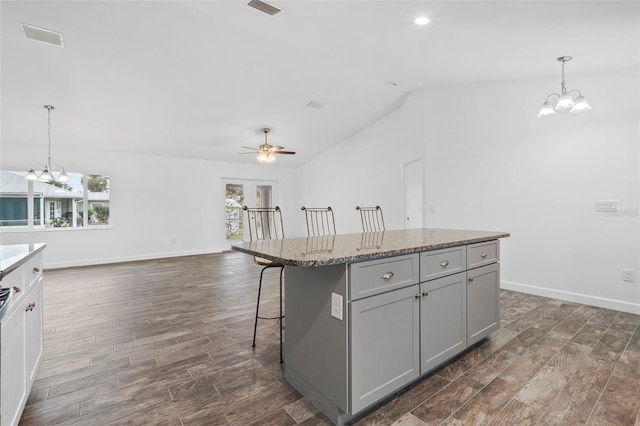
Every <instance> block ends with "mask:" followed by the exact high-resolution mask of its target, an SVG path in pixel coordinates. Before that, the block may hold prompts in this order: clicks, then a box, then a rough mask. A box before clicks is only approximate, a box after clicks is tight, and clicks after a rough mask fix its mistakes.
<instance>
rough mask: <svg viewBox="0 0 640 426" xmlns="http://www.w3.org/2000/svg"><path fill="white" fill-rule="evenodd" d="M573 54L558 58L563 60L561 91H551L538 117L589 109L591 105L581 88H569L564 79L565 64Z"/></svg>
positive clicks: (559, 60) (560, 60)
mask: <svg viewBox="0 0 640 426" xmlns="http://www.w3.org/2000/svg"><path fill="white" fill-rule="evenodd" d="M571 59H572V58H571V56H560V57H559V58H557V60H558V62H562V83H561V91H560V93H551V94H550V95H548V96H547V98H546V99H545V100H544V103H543V104H542V107H540V112H539V113H538V117H546V116H549V115H555V114H556V113H558V112H570V113H576V112H582V111H589V110H590V109H591V106H590V105H589V103H588V102H587V100H586V99H585V98H584V96H582V93H580V91H579V90H569V91H567V87H566V85H565V81H564V64H565V63H567V62H569V61H570V60H571ZM556 97H557V98H558V99H557V100H556V101H555V103H553V102H552V101H550V99H551V98H556Z"/></svg>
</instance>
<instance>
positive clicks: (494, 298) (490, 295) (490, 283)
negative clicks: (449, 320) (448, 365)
mask: <svg viewBox="0 0 640 426" xmlns="http://www.w3.org/2000/svg"><path fill="white" fill-rule="evenodd" d="M498 328H500V269H499V266H498V264H497V263H493V264H491V265H487V266H482V267H480V268H476V269H470V270H469V271H467V345H469V346H470V345H473V344H474V343H476V342H477V341H479V340H481V339H483V338H485V337H487V336H488V335H489V334H491V333H493V332H494V331H495V330H497V329H498Z"/></svg>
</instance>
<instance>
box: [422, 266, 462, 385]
mask: <svg viewBox="0 0 640 426" xmlns="http://www.w3.org/2000/svg"><path fill="white" fill-rule="evenodd" d="M466 277H467V274H465V273H464V272H461V273H458V274H455V275H450V276H448V277H444V278H440V279H437V280H433V281H429V282H426V283H422V284H420V295H421V301H420V330H421V335H420V359H421V366H420V374H424V373H427V372H429V371H430V370H433V369H434V368H435V367H437V366H438V365H440V364H442V363H443V362H444V361H446V360H448V359H449V358H451V357H452V356H454V355H456V354H458V353H459V352H461V351H462V350H464V349H465V348H466V347H467V343H466V342H467V289H466Z"/></svg>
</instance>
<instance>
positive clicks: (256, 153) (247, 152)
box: [238, 151, 258, 155]
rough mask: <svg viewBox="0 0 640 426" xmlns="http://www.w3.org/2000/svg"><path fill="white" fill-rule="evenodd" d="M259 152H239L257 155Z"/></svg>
mask: <svg viewBox="0 0 640 426" xmlns="http://www.w3.org/2000/svg"><path fill="white" fill-rule="evenodd" d="M257 153H258V152H257V151H256V152H239V153H238V154H252V155H256V154H257Z"/></svg>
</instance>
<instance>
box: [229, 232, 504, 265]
mask: <svg viewBox="0 0 640 426" xmlns="http://www.w3.org/2000/svg"><path fill="white" fill-rule="evenodd" d="M509 236H510V234H509V233H506V232H493V231H468V230H462V229H429V228H426V229H406V230H397V231H383V232H366V233H359V234H338V235H330V236H325V237H302V238H285V239H281V240H261V241H249V242H244V243H235V244H232V246H231V248H232V249H233V250H237V251H241V252H243V253H247V254H251V255H254V256H259V257H262V258H265V259H269V260H271V261H274V262H277V263H281V264H283V265H289V266H324V265H337V264H341V263H347V262H357V261H361V260H367V259H375V258H380V257H388V256H397V255H401V254H408V253H416V252H421V251H429V250H437V249H441V248H446V247H454V246H461V245H466V244H473V243H479V242H483V241H490V240H495V239H498V238H506V237H509Z"/></svg>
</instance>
